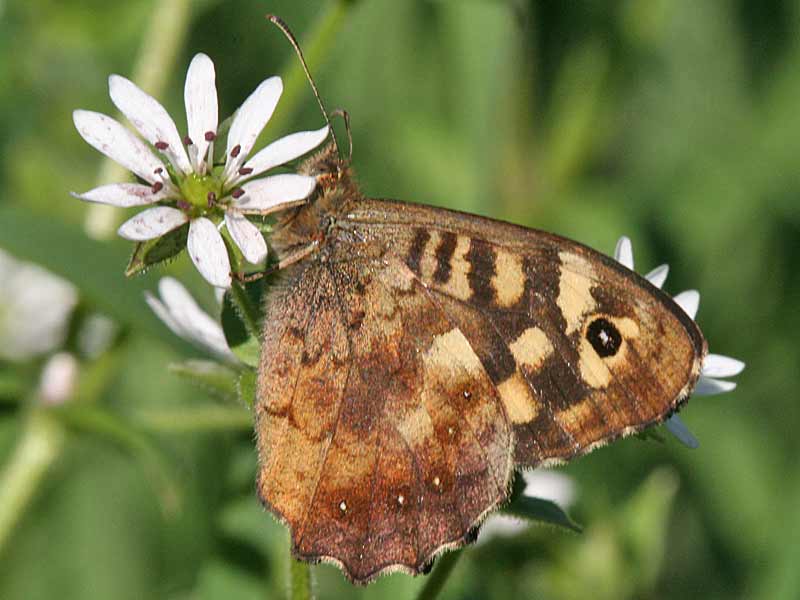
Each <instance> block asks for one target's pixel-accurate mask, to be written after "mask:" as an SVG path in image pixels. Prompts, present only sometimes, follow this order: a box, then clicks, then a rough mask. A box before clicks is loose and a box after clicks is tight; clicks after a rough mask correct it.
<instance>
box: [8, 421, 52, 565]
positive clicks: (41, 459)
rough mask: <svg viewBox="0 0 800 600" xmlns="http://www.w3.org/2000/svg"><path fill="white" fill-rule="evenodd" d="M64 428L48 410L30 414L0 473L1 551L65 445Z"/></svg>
mask: <svg viewBox="0 0 800 600" xmlns="http://www.w3.org/2000/svg"><path fill="white" fill-rule="evenodd" d="M64 440H65V432H64V428H63V427H62V426H61V424H60V423H58V422H57V421H56V420H55V419H54V418H53V416H52V415H51V414H48V412H47V411H46V410H45V409H42V408H35V409H32V410H31V411H30V413H28V415H27V418H26V421H25V423H24V427H23V430H22V434H21V437H20V439H19V441H18V443H17V446H16V448H15V449H14V453H13V454H12V456H11V458H10V460H9V462H8V464H7V465H6V466H5V468H4V469H3V472H2V474H0V552H1V551H2V549H3V548H4V546H5V544H6V542H7V541H8V539H9V537H10V535H11V533H12V531H13V530H14V527H15V526H16V524H17V523H18V522H19V520H20V518H21V517H22V515H23V514H25V510H26V509H27V508H28V505H29V504H30V503H31V500H32V499H33V497H34V495H35V494H36V490H37V489H39V485H40V484H41V483H42V481H43V480H44V478H45V476H46V475H47V472H48V470H49V469H50V467H51V466H52V464H53V463H54V462H55V460H56V459H57V458H58V455H59V453H60V452H61V449H62V447H63V446H64Z"/></svg>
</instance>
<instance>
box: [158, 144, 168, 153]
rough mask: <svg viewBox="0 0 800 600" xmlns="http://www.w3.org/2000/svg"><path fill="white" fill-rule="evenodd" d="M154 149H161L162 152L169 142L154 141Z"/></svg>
mask: <svg viewBox="0 0 800 600" xmlns="http://www.w3.org/2000/svg"><path fill="white" fill-rule="evenodd" d="M155 147H156V150H161V151H162V152H163V151H164V150H166V149H167V148H169V144H168V143H167V142H156V143H155Z"/></svg>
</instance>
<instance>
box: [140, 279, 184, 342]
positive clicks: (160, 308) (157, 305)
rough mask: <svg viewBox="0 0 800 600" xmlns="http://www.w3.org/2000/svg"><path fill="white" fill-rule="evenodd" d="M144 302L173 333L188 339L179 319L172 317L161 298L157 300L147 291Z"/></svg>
mask: <svg viewBox="0 0 800 600" xmlns="http://www.w3.org/2000/svg"><path fill="white" fill-rule="evenodd" d="M164 279H166V277H165V278H164ZM162 281H163V279H162ZM144 300H145V302H147V306H149V307H150V309H151V310H152V311H153V312H154V313H156V316H157V317H158V318H159V319H161V322H162V323H164V324H165V325H166V326H167V327H169V330H170V331H171V332H172V333H174V334H175V335H177V336H178V337H181V338H187V337H188V334H187V333H186V332H185V331H184V330H183V327H181V325H180V324H179V323H178V321H177V319H175V318H174V317H173V316H172V314H171V313H170V312H169V309H168V308H167V307H166V305H165V304H164V303H163V302H162V301H161V300H160V299H159V298H156V297H155V296H154V295H153V294H151V293H150V292H148V291H145V293H144Z"/></svg>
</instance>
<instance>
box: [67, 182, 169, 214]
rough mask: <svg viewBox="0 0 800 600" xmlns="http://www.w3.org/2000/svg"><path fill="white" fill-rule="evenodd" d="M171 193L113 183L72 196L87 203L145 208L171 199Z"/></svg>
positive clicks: (130, 184)
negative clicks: (154, 191)
mask: <svg viewBox="0 0 800 600" xmlns="http://www.w3.org/2000/svg"><path fill="white" fill-rule="evenodd" d="M171 191H172V190H170V189H167V188H162V189H161V190H160V191H158V192H156V193H155V194H154V193H153V190H152V189H151V188H150V186H149V185H142V184H140V183H111V184H109V185H101V186H100V187H96V188H94V189H93V190H89V191H88V192H84V193H83V194H76V193H75V192H71V194H72V196H74V197H75V198H78V199H80V200H86V201H87V202H98V203H100V204H110V205H111V206H119V207H120V208H130V207H131V206H145V205H147V204H153V203H155V202H158V201H159V200H164V199H165V198H168V197H169V195H170V192H171Z"/></svg>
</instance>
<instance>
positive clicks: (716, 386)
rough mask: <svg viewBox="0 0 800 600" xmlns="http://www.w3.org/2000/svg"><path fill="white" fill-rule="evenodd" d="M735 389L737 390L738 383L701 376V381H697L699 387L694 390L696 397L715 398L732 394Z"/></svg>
mask: <svg viewBox="0 0 800 600" xmlns="http://www.w3.org/2000/svg"><path fill="white" fill-rule="evenodd" d="M734 389H736V383H735V382H733V381H724V380H722V379H714V378H713V377H705V376H703V375H701V376H700V379H698V380H697V387H696V388H694V393H695V395H696V396H713V395H715V394H724V393H725V392H731V391H733V390H734Z"/></svg>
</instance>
